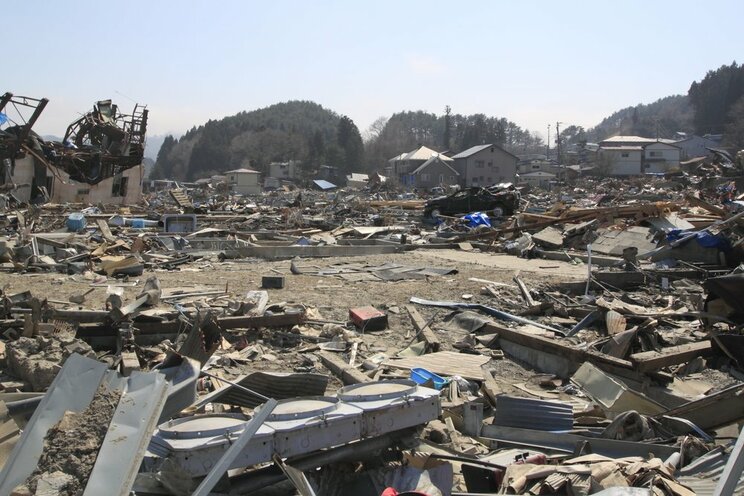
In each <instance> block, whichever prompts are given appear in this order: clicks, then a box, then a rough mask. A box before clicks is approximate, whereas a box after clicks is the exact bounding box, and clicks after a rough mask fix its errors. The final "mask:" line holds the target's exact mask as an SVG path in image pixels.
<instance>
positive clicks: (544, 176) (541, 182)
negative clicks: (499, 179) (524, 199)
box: [519, 171, 556, 190]
mask: <svg viewBox="0 0 744 496" xmlns="http://www.w3.org/2000/svg"><path fill="white" fill-rule="evenodd" d="M555 178H556V175H555V174H551V173H550V172H544V171H536V172H527V173H525V174H520V175H519V179H520V182H524V183H527V184H529V185H530V187H532V188H542V189H545V190H550V183H551V181H555Z"/></svg>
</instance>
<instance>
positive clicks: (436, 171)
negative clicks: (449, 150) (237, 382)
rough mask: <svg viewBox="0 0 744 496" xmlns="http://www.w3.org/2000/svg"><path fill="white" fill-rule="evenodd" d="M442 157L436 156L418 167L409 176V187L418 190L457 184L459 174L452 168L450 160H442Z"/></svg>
mask: <svg viewBox="0 0 744 496" xmlns="http://www.w3.org/2000/svg"><path fill="white" fill-rule="evenodd" d="M443 157H444V156H439V155H436V156H434V157H431V158H430V159H429V160H427V161H426V162H424V163H423V164H421V165H420V166H418V167H417V168H416V169H415V170H414V171H413V172H411V173H410V175H409V181H410V182H409V185H410V186H412V187H414V188H419V189H430V188H434V187H435V186H444V187H446V186H449V185H451V184H457V183H458V177H459V174H458V173H457V171H456V170H455V169H454V168H453V167H452V165H451V160H450V161H447V160H444V159H443ZM444 158H446V157H444Z"/></svg>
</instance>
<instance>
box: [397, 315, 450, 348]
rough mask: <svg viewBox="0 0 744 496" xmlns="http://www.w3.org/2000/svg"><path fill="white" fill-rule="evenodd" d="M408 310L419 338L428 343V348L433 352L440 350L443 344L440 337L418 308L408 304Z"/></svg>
mask: <svg viewBox="0 0 744 496" xmlns="http://www.w3.org/2000/svg"><path fill="white" fill-rule="evenodd" d="M406 311H407V312H408V315H410V316H411V322H412V323H413V327H414V328H415V329H416V332H417V333H418V337H419V338H420V339H419V340H420V341H424V342H425V343H426V348H427V350H429V351H432V352H436V351H439V348H440V347H441V345H442V344H441V342H440V341H439V338H438V337H437V336H436V334H434V331H432V330H431V327H429V325H428V324H427V323H426V320H424V318H423V317H422V316H421V314H420V313H419V312H418V310H416V308H415V307H414V306H413V305H406Z"/></svg>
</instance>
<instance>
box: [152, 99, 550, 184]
mask: <svg viewBox="0 0 744 496" xmlns="http://www.w3.org/2000/svg"><path fill="white" fill-rule="evenodd" d="M483 143H497V144H499V145H502V146H504V147H505V148H506V149H508V150H509V151H512V152H514V153H518V152H534V151H535V150H542V146H543V145H542V140H541V138H540V137H539V136H537V135H535V134H532V133H530V132H529V131H527V130H525V129H522V128H520V127H519V126H518V125H516V124H515V123H513V122H511V121H509V120H507V119H505V118H498V117H490V116H486V115H483V114H474V115H460V114H452V113H451V111H450V110H449V108H447V109H445V114H444V115H436V114H433V113H427V112H423V111H415V112H399V113H396V114H394V115H393V116H391V117H390V118H389V119H388V118H380V119H378V120H377V121H376V122H375V123H374V124H373V125H372V126H371V127H370V129H369V130H368V131H367V140H366V143H363V142H362V138H361V135H360V133H359V130H358V128H357V126H356V125H355V124H354V122H353V121H352V120H351V119H350V118H348V117H346V116H340V115H338V114H336V113H334V112H332V111H330V110H328V109H325V108H323V107H321V106H320V105H318V104H316V103H313V102H305V101H290V102H286V103H278V104H276V105H271V106H270V107H266V108H263V109H259V110H254V111H252V112H241V113H239V114H237V115H234V116H231V117H226V118H224V119H221V120H219V121H209V122H207V123H206V124H204V125H203V126H200V127H198V128H193V129H191V130H190V131H189V132H187V133H186V134H185V135H184V136H183V137H181V138H180V139H175V138H173V137H172V136H167V137H166V138H165V140H164V141H163V145H162V147H161V148H160V151H159V153H158V157H157V161H156V164H155V169H154V170H153V172H152V174H151V175H150V177H151V178H152V179H177V180H194V179H198V178H202V177H209V176H212V175H214V174H218V173H221V172H224V171H227V170H231V169H237V168H241V167H250V168H252V169H256V170H258V171H260V172H264V173H265V172H267V169H268V164H270V163H271V162H284V161H287V160H296V161H298V162H299V164H300V168H301V171H304V172H305V173H306V176H309V175H310V174H311V172H312V171H314V170H317V168H318V166H319V165H322V164H328V165H332V166H335V167H339V168H340V169H341V171H342V172H344V173H349V172H360V171H364V170H366V171H375V170H380V169H381V168H382V167H383V166H385V165H387V161H388V160H389V159H390V158H391V157H394V156H395V155H398V154H400V153H403V152H408V151H411V150H412V149H414V148H416V147H417V146H420V145H427V146H429V147H431V148H434V149H436V150H440V151H444V150H450V151H453V152H459V151H462V150H465V149H466V148H469V147H471V146H473V145H479V144H483Z"/></svg>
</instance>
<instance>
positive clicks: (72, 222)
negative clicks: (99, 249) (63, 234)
mask: <svg viewBox="0 0 744 496" xmlns="http://www.w3.org/2000/svg"><path fill="white" fill-rule="evenodd" d="M85 225H86V222H85V216H84V215H83V214H81V213H80V212H73V213H71V214H70V215H68V216H67V230H68V231H74V232H77V231H80V230H82V229H85Z"/></svg>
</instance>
